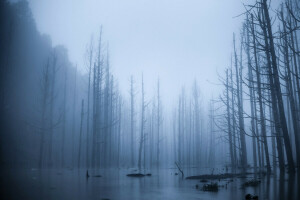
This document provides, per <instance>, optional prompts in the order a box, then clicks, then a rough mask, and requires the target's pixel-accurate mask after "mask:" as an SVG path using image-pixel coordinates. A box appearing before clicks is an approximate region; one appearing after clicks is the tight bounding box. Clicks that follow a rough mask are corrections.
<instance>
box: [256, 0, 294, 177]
mask: <svg viewBox="0 0 300 200" xmlns="http://www.w3.org/2000/svg"><path fill="white" fill-rule="evenodd" d="M261 7H262V14H263V17H262V19H263V23H262V24H263V25H264V26H265V28H266V30H267V31H266V32H264V35H265V38H266V39H267V42H268V44H269V48H268V49H267V50H268V51H269V52H270V55H271V56H270V57H271V63H272V71H273V73H272V77H273V78H274V86H275V90H276V96H277V101H278V102H277V103H278V109H279V115H280V121H281V128H282V132H283V139H284V143H285V150H286V151H285V152H286V156H287V160H288V166H289V170H290V172H295V165H294V160H293V155H292V148H291V144H290V139H289V133H288V129H287V123H286V117H285V112H284V106H283V100H282V92H281V88H280V80H279V75H278V65H277V60H276V59H277V57H276V53H275V45H274V37H273V32H272V25H271V19H270V16H269V8H268V3H267V0H261Z"/></svg>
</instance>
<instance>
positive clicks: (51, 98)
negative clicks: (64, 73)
mask: <svg viewBox="0 0 300 200" xmlns="http://www.w3.org/2000/svg"><path fill="white" fill-rule="evenodd" d="M52 59H53V60H52V73H51V86H50V88H51V89H50V120H49V123H50V126H49V149H48V150H49V152H48V154H49V160H48V166H49V167H52V164H53V160H52V146H53V141H52V140H53V126H54V125H53V117H54V116H53V109H54V99H55V95H54V91H55V78H56V71H57V69H56V68H57V66H56V62H57V57H56V53H55V52H53V55H52Z"/></svg>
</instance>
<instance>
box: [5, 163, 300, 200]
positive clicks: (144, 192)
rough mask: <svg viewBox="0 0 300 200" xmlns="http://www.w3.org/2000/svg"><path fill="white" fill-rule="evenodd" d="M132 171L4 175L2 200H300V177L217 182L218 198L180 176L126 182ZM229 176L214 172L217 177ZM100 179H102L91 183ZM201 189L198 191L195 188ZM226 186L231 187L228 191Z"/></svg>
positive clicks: (155, 173)
mask: <svg viewBox="0 0 300 200" xmlns="http://www.w3.org/2000/svg"><path fill="white" fill-rule="evenodd" d="M131 172H134V170H133V169H121V170H119V169H109V170H99V171H91V170H90V171H89V174H90V177H89V178H86V170H75V169H74V170H71V169H66V170H60V169H57V170H55V169H51V170H47V169H44V170H36V169H26V170H1V196H2V197H4V198H1V199H100V200H101V199H111V200H114V199H122V200H123V199H125V200H127V199H130V200H134V199H137V200H149V199H161V200H165V199H170V200H171V199H172V200H175V199H178V200H179V199H180V200H181V199H202V200H206V199H207V200H208V199H220V200H221V199H222V200H224V199H245V195H246V194H248V193H250V194H252V195H254V194H255V195H258V196H259V199H272V200H283V199H291V200H293V199H295V200H296V199H298V198H299V190H300V188H299V180H300V178H299V173H296V174H293V175H288V174H281V175H280V174H279V173H273V174H271V175H265V176H261V177H255V178H260V180H261V183H260V184H259V185H258V186H256V187H246V188H243V187H241V185H242V184H243V183H244V182H246V181H248V180H251V179H253V178H254V175H248V176H246V177H239V178H233V179H232V180H233V181H232V182H229V179H223V180H213V182H218V184H219V185H220V187H219V190H218V192H208V191H202V190H201V188H202V185H203V184H204V183H201V182H200V181H199V180H187V179H182V177H181V174H180V173H179V174H178V175H175V173H176V172H177V173H178V170H176V169H175V168H174V169H160V170H146V171H145V172H147V173H152V176H145V177H141V178H137V177H127V176H126V174H127V173H131ZM184 173H185V176H191V175H199V174H210V173H211V169H189V170H188V169H184ZM218 173H225V172H224V169H215V170H214V174H218ZM95 175H101V176H102V177H93V176H95ZM197 184H198V185H199V189H196V187H195V186H196V185H197ZM226 184H227V187H226Z"/></svg>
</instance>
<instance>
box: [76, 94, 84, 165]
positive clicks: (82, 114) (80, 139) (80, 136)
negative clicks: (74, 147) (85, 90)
mask: <svg viewBox="0 0 300 200" xmlns="http://www.w3.org/2000/svg"><path fill="white" fill-rule="evenodd" d="M83 117H84V100H83V99H82V101H81V119H80V132H79V148H78V149H79V151H78V165H77V167H78V169H80V156H81V145H82V144H81V143H82V124H83Z"/></svg>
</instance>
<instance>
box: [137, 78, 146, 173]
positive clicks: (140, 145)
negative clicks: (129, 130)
mask: <svg viewBox="0 0 300 200" xmlns="http://www.w3.org/2000/svg"><path fill="white" fill-rule="evenodd" d="M145 110H146V102H145V91H144V77H143V75H142V110H141V112H142V113H141V129H140V141H139V155H138V168H139V170H141V166H142V165H141V164H142V150H143V145H144V140H145V121H146V119H145ZM144 159H145V158H144Z"/></svg>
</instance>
